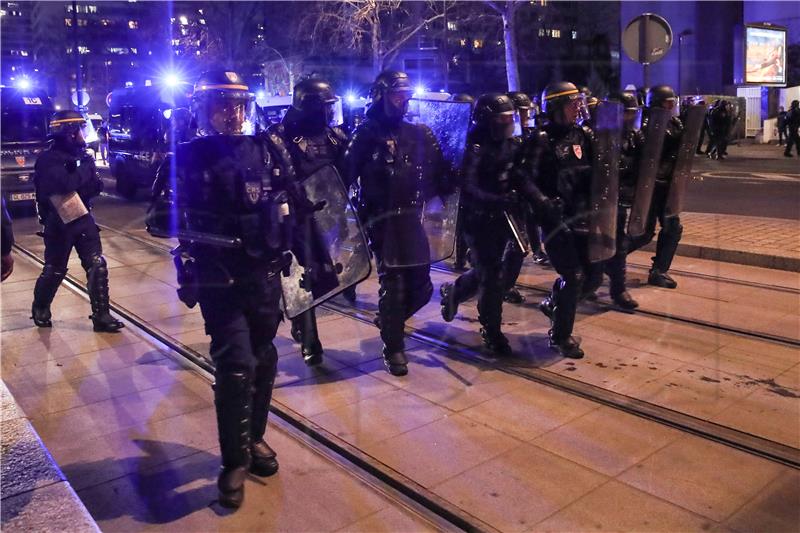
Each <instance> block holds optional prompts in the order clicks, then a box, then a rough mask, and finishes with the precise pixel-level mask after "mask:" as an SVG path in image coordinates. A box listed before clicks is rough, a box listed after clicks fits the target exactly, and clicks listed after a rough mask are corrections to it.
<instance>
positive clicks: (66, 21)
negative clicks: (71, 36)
mask: <svg viewBox="0 0 800 533" xmlns="http://www.w3.org/2000/svg"><path fill="white" fill-rule="evenodd" d="M64 26H70V27H72V19H64Z"/></svg>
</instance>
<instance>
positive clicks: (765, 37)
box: [744, 25, 786, 86]
mask: <svg viewBox="0 0 800 533" xmlns="http://www.w3.org/2000/svg"><path fill="white" fill-rule="evenodd" d="M744 60H745V75H744V82H745V83H750V84H754V85H777V86H784V85H786V29H785V28H778V27H775V26H760V25H759V26H756V25H746V26H745V59H744Z"/></svg>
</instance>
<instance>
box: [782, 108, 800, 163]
mask: <svg viewBox="0 0 800 533" xmlns="http://www.w3.org/2000/svg"><path fill="white" fill-rule="evenodd" d="M786 131H787V132H788V135H787V140H786V150H784V151H783V155H784V156H785V157H792V147H794V151H795V153H796V154H797V155H798V156H800V101H798V100H792V103H791V105H790V106H789V111H788V112H787V115H786Z"/></svg>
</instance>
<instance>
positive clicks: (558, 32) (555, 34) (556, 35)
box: [551, 30, 561, 39]
mask: <svg viewBox="0 0 800 533" xmlns="http://www.w3.org/2000/svg"><path fill="white" fill-rule="evenodd" d="M551 37H553V39H560V38H561V30H553V32H552V34H551Z"/></svg>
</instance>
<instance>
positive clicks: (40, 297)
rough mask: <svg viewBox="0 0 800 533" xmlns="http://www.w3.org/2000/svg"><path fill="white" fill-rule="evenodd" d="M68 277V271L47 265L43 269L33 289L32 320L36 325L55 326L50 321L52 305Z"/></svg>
mask: <svg viewBox="0 0 800 533" xmlns="http://www.w3.org/2000/svg"><path fill="white" fill-rule="evenodd" d="M66 275H67V271H66V269H65V270H59V269H57V268H56V267H54V266H53V265H49V264H47V265H45V266H44V268H43V269H42V273H41V274H40V275H39V279H37V280H36V286H35V287H34V288H33V305H32V306H31V318H32V319H33V322H34V324H36V325H37V326H39V327H40V328H49V327H52V325H53V323H52V322H51V321H50V319H51V314H50V304H51V303H53V298H55V296H56V292H57V291H58V287H60V286H61V282H62V281H63V280H64V276H66Z"/></svg>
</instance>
